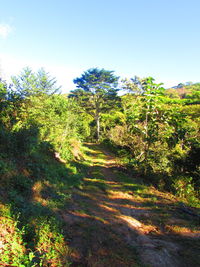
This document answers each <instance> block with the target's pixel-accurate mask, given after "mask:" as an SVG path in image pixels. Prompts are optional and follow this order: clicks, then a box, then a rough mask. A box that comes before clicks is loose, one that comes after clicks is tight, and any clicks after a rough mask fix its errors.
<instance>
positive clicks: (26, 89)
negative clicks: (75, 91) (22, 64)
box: [12, 67, 60, 98]
mask: <svg viewBox="0 0 200 267" xmlns="http://www.w3.org/2000/svg"><path fill="white" fill-rule="evenodd" d="M12 82H13V85H14V88H15V90H16V92H17V93H18V94H19V95H20V96H21V97H22V98H25V97H29V96H31V95H38V94H53V93H55V92H58V91H59V89H60V87H57V85H56V79H55V78H52V77H51V76H50V75H49V73H47V72H46V71H45V70H44V69H43V68H42V69H40V70H38V72H36V73H34V72H33V71H32V70H31V69H30V68H29V67H26V68H24V69H23V71H22V72H21V74H20V75H18V76H13V77H12Z"/></svg>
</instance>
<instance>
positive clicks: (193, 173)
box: [0, 68, 200, 267]
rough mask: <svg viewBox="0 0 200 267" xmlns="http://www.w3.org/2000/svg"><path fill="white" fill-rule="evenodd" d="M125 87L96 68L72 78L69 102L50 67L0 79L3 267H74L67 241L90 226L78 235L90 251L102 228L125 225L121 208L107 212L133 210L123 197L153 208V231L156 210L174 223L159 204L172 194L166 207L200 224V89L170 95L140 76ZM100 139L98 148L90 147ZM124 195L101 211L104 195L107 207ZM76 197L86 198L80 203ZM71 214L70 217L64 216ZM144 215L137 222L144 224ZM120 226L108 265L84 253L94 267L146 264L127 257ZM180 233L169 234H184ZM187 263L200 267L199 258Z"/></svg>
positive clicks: (170, 91) (182, 88) (0, 253)
mask: <svg viewBox="0 0 200 267" xmlns="http://www.w3.org/2000/svg"><path fill="white" fill-rule="evenodd" d="M118 81H119V77H117V76H115V75H114V72H113V71H107V70H104V69H97V68H94V69H89V70H87V71H86V72H84V73H83V74H82V76H81V77H80V78H76V79H75V80H74V83H75V84H76V85H77V89H76V90H74V91H72V92H71V93H70V94H69V95H68V96H65V95H62V94H59V89H60V88H59V87H58V86H57V84H56V79H55V78H52V77H51V76H50V75H49V74H48V73H46V72H45V71H44V70H43V69H41V70H39V71H38V72H36V73H34V72H33V71H32V70H31V69H30V68H25V69H24V70H23V71H22V73H21V74H20V75H19V76H15V77H12V84H11V85H8V84H7V83H6V81H3V80H0V140H1V142H0V203H1V204H0V265H1V266H21V267H22V266H70V264H71V263H73V262H75V261H76V260H75V258H76V257H75V256H74V255H75V254H76V252H75V250H73V246H70V242H69V238H73V236H74V235H75V233H76V231H77V228H76V227H77V225H76V223H77V224H81V225H80V226H81V227H83V229H85V230H81V231H82V234H83V235H87V238H86V239H85V240H88V241H87V242H88V243H87V244H85V246H86V247H88V246H91V248H92V246H93V242H94V238H95V234H96V232H97V230H98V231H99V232H100V233H101V234H102V235H105V232H104V233H103V230H102V229H103V228H102V226H101V224H102V223H103V224H105V225H106V223H108V222H109V223H110V224H112V222H111V221H113V222H115V223H116V224H117V225H118V224H120V221H116V218H118V217H119V216H121V217H120V218H121V219H123V220H122V221H124V220H126V219H127V218H125V217H123V216H122V215H123V214H121V213H122V210H120V212H121V213H120V214H119V213H118V212H116V211H113V212H114V214H115V215H110V214H109V213H106V212H108V210H109V209H110V210H111V209H113V210H114V209H115V208H116V205H119V203H120V207H122V206H123V205H125V204H127V203H123V201H122V199H124V201H127V202H128V204H127V205H129V206H130V205H132V206H133V205H140V206H141V207H142V206H143V207H145V209H148V205H150V206H151V205H154V206H155V207H154V206H153V209H154V211H155V210H156V211H155V213H154V215H153V217H152V218H153V219H152V220H155V222H154V221H151V223H152V224H153V223H155V225H156V224H158V221H156V220H158V218H157V217H156V212H157V211H158V210H159V209H160V215H159V216H160V218H161V219H162V220H163V222H161V224H164V223H165V222H166V220H165V219H166V218H165V216H164V215H166V217H167V218H168V217H169V213H170V211H169V210H166V209H164V206H162V205H161V204H158V203H159V201H158V199H159V197H160V196H161V195H162V196H163V194H166V196H168V197H169V196H170V197H169V198H170V200H169V203H168V204H169V205H172V202H173V209H175V208H176V204H177V205H179V204H178V203H180V202H182V203H184V204H181V205H182V206H181V207H187V209H190V210H189V211H190V213H191V212H194V214H196V217H197V218H199V216H200V215H199V213H198V209H199V208H200V200H199V199H200V191H199V188H200V157H199V155H200V138H199V125H200V121H199V118H200V116H199V115H200V102H199V101H200V100H199V92H200V84H199V83H197V84H192V83H189V84H179V85H178V86H177V87H175V88H171V89H164V88H163V87H162V84H156V83H155V81H154V79H153V78H152V77H147V78H144V79H140V78H139V77H135V78H132V79H130V80H128V79H125V80H123V81H121V88H122V89H123V90H124V94H122V95H121V96H119V95H118V91H119V89H118V88H119V84H118ZM94 140H95V142H97V143H98V145H96V147H95V145H92V146H91V147H90V146H89V145H87V146H85V145H84V142H91V141H92V142H94ZM99 144H101V146H99ZM103 147H104V149H108V148H109V150H110V151H112V152H113V153H114V154H115V158H116V156H117V160H116V159H114V156H110V154H109V152H105V150H104V149H103ZM95 149H96V150H95ZM106 151H107V150H106ZM135 177H137V179H135ZM153 186H154V187H153ZM156 188H157V189H156ZM157 190H160V191H157ZM77 192H78V193H77ZM169 192H170V193H172V194H173V195H174V196H173V195H171V194H170V193H169ZM102 194H103V195H102ZM117 194H118V195H121V196H122V199H121V200H119V203H118V204H117V202H112V203H111V204H112V205H113V206H112V205H111V204H110V206H109V207H107V209H105V210H104V213H103V212H102V211H101V209H100V208H99V207H100V206H98V205H97V204H99V205H100V203H101V205H103V206H104V207H105V203H106V202H103V200H102V199H103V198H105V195H106V198H107V199H106V201H107V202H108V201H110V199H112V198H117V197H118V196H116V195H117ZM133 194H135V196H134V197H132V195H133ZM86 195H87V197H88V196H90V197H88V198H84V197H86ZM82 198H83V199H82ZM89 198H90V200H89ZM74 199H79V201H76V202H75V203H73V201H74ZM91 199H92V200H93V201H91ZM95 199H96V202H95ZM160 199H161V200H160V201H161V202H162V201H164V197H163V198H160ZM145 201H146V202H145ZM170 201H171V202H170ZM144 202H145V203H146V204H145V203H144ZM161 202H160V203H161ZM77 203H78V204H77ZM134 203H135V204H134ZM142 203H143V204H142ZM156 203H157V204H156ZM163 203H164V202H163ZM159 205H161V206H162V207H161V206H159ZM163 205H164V204H163ZM103 206H102V207H103ZM74 207H75V208H74ZM123 207H124V209H125V206H123ZM170 207H171V206H170ZM189 207H190V208H189ZM74 209H75V210H74ZM184 209H185V208H184ZM187 209H185V210H187ZM191 209H192V210H191ZM98 210H99V213H98ZM106 210H107V211H106ZM67 211H71V213H72V214H73V215H70V216H71V217H70V216H68V217H66V212H67ZM75 211H76V214H75ZM94 211H96V212H94ZM128 212H129V213H130V210H129V211H128ZM163 212H164V215H163V214H162V215H161V213H163ZM77 214H79V215H77ZM76 216H78V217H81V216H82V217H83V216H85V217H86V218H89V217H90V218H92V220H96V221H98V224H97V226H96V227H97V228H98V229H96V228H95V227H94V225H93V224H92V223H91V224H90V223H89V224H88V223H85V222H82V221H80V220H78V219H77V221H76V219H75V218H76ZM117 216H118V217H117ZM137 216H138V215H137ZM137 216H136V217H137ZM142 216H143V217H142ZM145 216H147V215H146V213H145V214H142V215H141V218H140V216H139V217H137V219H138V220H140V221H142V222H143V223H144V224H145V223H147V222H146V221H148V218H147V217H145ZM122 217H123V218H122ZM71 221H72V222H73V226H70V227H72V228H69V229H68V228H67V227H68V226H69V225H70V222H71ZM189 221H190V220H189ZM131 223H133V222H131ZM185 223H187V222H185ZM190 223H191V221H190ZM193 224H194V225H193ZM193 224H192V225H191V227H194V229H193V230H194V233H196V232H195V231H196V230H195V229H196V228H195V227H196V224H195V222H193ZM87 227H89V228H88V230H87ZM115 227H116V228H117V226H115ZM115 227H113V229H110V228H109V229H108V228H106V236H107V238H108V239H109V240H110V241H109V240H108V239H106V238H104V239H101V240H100V241H101V242H102V247H105V248H108V247H109V246H107V245H105V244H106V243H110V244H112V246H113V250H114V251H115V253H116V254H112V253H111V252H108V254H106V256H105V259H106V260H105V265H104V262H103V261H102V259H100V258H99V257H97V256H95V254H92V252H91V253H90V252H89V251H87V253H88V254H87V260H88V261H87V264H89V266H95V265H92V264H93V262H94V261H95V262H96V264H97V265H96V266H108V264H107V263H108V262H109V261H110V262H109V263H110V265H111V266H141V265H140V264H141V262H140V260H138V256H137V257H136V256H134V257H133V256H131V257H130V259H129V258H128V257H129V256H130V255H132V254H133V248H132V247H131V248H130V247H127V246H126V245H124V243H123V242H122V241H120V240H121V239H120V238H119V235H116V232H115V230H116V231H118V230H119V232H120V231H121V233H123V231H124V230H123V227H121V228H120V229H119V227H118V228H117V229H115ZM138 227H139V226H138ZM169 227H171V226H169ZM177 227H178V226H176V227H175V226H174V227H171V228H170V231H171V232H173V233H174V232H176V234H177V231H178V230H177V229H178V228H177ZM157 228H158V226H157ZM172 228H173V229H172ZM70 229H71V232H70ZM92 229H93V230H92ZM145 229H146V228H145ZM88 231H91V233H89V232H88ZM110 231H111V232H110ZM112 231H113V232H112ZM140 231H141V230H138V232H140ZM156 231H157V230H156ZM159 231H160V230H159ZM166 231H169V229H168V230H166ZM111 233H112V234H111ZM76 234H77V233H76ZM90 234H91V235H90ZM125 236H128V234H127V233H125ZM113 238H114V239H115V238H116V240H118V242H119V244H120V246H121V248H123V249H122V250H123V251H121V252H120V250H119V247H118V248H117V244H115V241H113V240H112V239H113ZM100 241H99V242H100ZM103 242H104V243H105V244H104V245H105V246H104V245H103ZM177 242H178V241H177ZM188 242H189V241H188ZM195 244H196V243H195ZM195 246H196V247H197V245H195ZM75 247H76V245H75ZM196 247H195V248H194V250H195V249H196ZM81 249H82V248H80V250H81ZM94 251H95V249H94ZM139 251H140V250H139ZM195 251H196V250H195ZM80 253H82V252H80ZM96 253H97V252H96ZM98 253H100V254H101V253H104V252H102V251H101V252H98ZM98 253H97V254H98ZM120 253H121V254H120ZM136 254H137V253H136ZM136 254H135V255H136ZM83 255H84V253H83ZM102 255H104V254H102ZM191 255H193V254H191ZM195 255H196V254H195ZM84 257H86V256H83V257H82V258H81V260H82V259H83V258H84ZM191 257H192V256H191ZM194 257H195V256H194ZM183 258H184V259H186V258H187V256H186V255H184V256H183ZM79 263H80V262H79ZM82 264H83V266H85V265H84V264H86V263H84V262H83V263H82ZM98 264H99V265H98ZM106 264H107V265H106ZM130 264H132V265H130ZM188 264H189V265H190V266H192V264H193V266H197V265H198V263H197V265H195V262H192V259H191V261H190V260H189V259H188ZM169 265H170V264H169ZM189 265H188V266H189ZM80 266H81V265H80ZM152 266H153V265H152ZM161 266H162V265H161Z"/></svg>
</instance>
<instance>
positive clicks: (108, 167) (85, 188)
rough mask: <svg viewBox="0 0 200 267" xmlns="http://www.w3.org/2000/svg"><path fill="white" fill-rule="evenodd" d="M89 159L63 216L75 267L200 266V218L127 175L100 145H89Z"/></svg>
mask: <svg viewBox="0 0 200 267" xmlns="http://www.w3.org/2000/svg"><path fill="white" fill-rule="evenodd" d="M86 154H87V157H86V158H85V161H87V162H89V164H88V165H87V166H86V169H87V174H86V177H85V178H84V181H83V185H82V186H81V187H80V188H77V189H75V190H73V194H72V199H71V201H70V202H69V204H68V207H67V209H66V210H65V211H64V212H62V214H61V216H62V218H63V220H64V223H65V231H66V235H67V237H68V245H69V247H70V248H71V256H70V257H71V262H72V264H71V266H88V267H89V266H91V267H115V266H116V267H123V266H153V267H165V266H166V267H179V266H180V267H186V266H188V267H189V266H191V267H195V266H200V228H199V218H198V217H195V216H193V215H192V214H189V213H185V212H184V211H183V210H181V209H180V208H179V204H178V199H176V198H175V197H174V196H172V195H171V194H169V193H164V192H160V191H158V190H156V189H155V188H154V187H152V186H151V187H149V186H146V185H144V183H142V182H141V181H140V179H139V178H135V177H134V175H132V174H130V173H128V172H126V170H124V169H123V168H122V167H121V166H119V164H118V161H117V159H116V157H115V156H114V155H112V154H111V153H109V152H107V151H105V150H104V149H103V148H102V147H101V146H98V145H94V144H88V145H87V147H86ZM82 164H84V161H83V162H82Z"/></svg>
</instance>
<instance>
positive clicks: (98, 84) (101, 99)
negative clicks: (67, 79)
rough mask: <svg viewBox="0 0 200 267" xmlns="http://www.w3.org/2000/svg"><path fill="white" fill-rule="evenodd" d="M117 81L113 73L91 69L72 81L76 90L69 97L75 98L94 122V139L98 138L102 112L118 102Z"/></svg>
mask: <svg viewBox="0 0 200 267" xmlns="http://www.w3.org/2000/svg"><path fill="white" fill-rule="evenodd" d="M118 79H119V77H117V76H115V75H114V72H113V71H108V70H104V69H98V68H93V69H89V70H87V71H85V72H84V73H83V74H82V75H81V77H79V78H76V79H74V83H75V84H76V85H77V89H76V90H74V91H72V92H71V94H70V95H69V97H74V98H77V99H78V101H79V104H80V105H81V106H82V107H84V108H85V110H86V111H87V112H88V113H89V114H90V115H91V116H92V117H93V118H94V120H95V121H96V138H97V140H99V137H100V118H101V114H102V113H103V112H106V111H108V110H110V109H112V108H113V107H114V106H115V105H116V104H117V103H118V101H119V98H118V96H117V92H118V88H117V85H118Z"/></svg>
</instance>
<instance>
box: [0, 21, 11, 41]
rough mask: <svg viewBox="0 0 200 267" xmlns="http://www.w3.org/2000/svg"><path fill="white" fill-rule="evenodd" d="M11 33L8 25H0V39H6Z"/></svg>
mask: <svg viewBox="0 0 200 267" xmlns="http://www.w3.org/2000/svg"><path fill="white" fill-rule="evenodd" d="M11 31H12V28H11V26H10V25H8V24H5V23H0V38H3V39H6V38H7V37H8V35H9V33H10V32H11Z"/></svg>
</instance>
